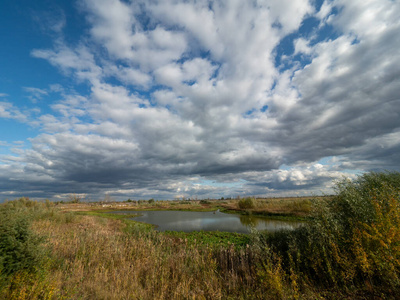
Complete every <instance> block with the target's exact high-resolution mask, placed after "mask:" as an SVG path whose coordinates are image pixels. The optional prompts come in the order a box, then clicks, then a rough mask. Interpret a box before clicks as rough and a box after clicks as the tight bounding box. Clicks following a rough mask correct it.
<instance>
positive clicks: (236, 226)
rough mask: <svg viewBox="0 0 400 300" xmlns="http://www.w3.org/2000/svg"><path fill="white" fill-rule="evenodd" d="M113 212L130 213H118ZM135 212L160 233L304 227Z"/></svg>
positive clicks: (194, 214)
mask: <svg viewBox="0 0 400 300" xmlns="http://www.w3.org/2000/svg"><path fill="white" fill-rule="evenodd" d="M113 213H128V212H127V211H118V212H113ZM130 213H132V212H130ZM135 213H138V214H140V216H138V217H135V218H132V219H133V220H135V221H139V222H144V223H149V224H153V225H156V227H157V230H159V231H166V230H171V231H185V232H191V231H200V230H204V231H227V232H238V233H249V232H250V231H251V228H255V229H257V230H267V231H277V230H282V229H294V228H297V227H299V226H301V224H302V222H298V221H280V220H279V221H278V220H271V219H267V218H262V217H257V216H249V215H234V214H225V213H221V212H219V211H216V212H192V211H138V212H135Z"/></svg>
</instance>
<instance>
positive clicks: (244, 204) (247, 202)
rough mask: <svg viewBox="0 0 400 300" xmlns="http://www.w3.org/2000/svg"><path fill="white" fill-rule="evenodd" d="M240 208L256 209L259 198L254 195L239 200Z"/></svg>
mask: <svg viewBox="0 0 400 300" xmlns="http://www.w3.org/2000/svg"><path fill="white" fill-rule="evenodd" d="M238 205H239V208H240V209H254V208H256V206H257V200H256V199H254V198H252V197H246V198H243V199H240V200H239V204H238Z"/></svg>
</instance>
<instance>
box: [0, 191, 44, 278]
mask: <svg viewBox="0 0 400 300" xmlns="http://www.w3.org/2000/svg"><path fill="white" fill-rule="evenodd" d="M42 207H43V205H42V204H41V203H38V202H35V201H30V200H29V199H27V198H21V199H19V200H16V201H11V202H7V203H5V204H3V205H1V206H0V274H1V275H2V276H3V277H4V276H6V277H7V276H9V275H11V274H13V273H16V272H19V271H21V270H27V271H33V270H35V269H36V268H37V267H39V265H40V263H41V261H42V258H43V251H42V250H41V247H40V244H41V242H42V239H41V238H40V237H39V236H37V235H35V234H34V233H33V232H32V231H31V229H30V225H31V221H32V217H33V215H34V214H36V215H38V214H40V213H41V208H42Z"/></svg>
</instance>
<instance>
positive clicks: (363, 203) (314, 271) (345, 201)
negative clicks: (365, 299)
mask: <svg viewBox="0 0 400 300" xmlns="http://www.w3.org/2000/svg"><path fill="white" fill-rule="evenodd" d="M399 196H400V173H396V172H392V173H389V172H387V173H366V174H364V175H362V176H359V177H358V178H357V179H356V180H355V181H350V180H347V179H344V180H342V181H339V182H337V183H336V195H335V196H334V197H333V198H331V199H326V200H324V201H322V202H319V204H318V205H317V206H316V207H315V214H314V218H313V220H312V221H310V222H309V223H308V224H307V225H306V226H304V227H302V228H299V229H297V230H295V231H292V232H277V233H274V234H268V235H265V236H263V238H262V239H261V240H262V243H264V244H266V245H269V246H271V248H272V249H273V250H274V251H276V252H277V253H279V254H280V255H282V257H283V259H284V262H283V264H284V266H285V270H286V271H289V270H291V272H292V273H293V274H297V276H298V278H301V279H302V282H301V283H302V284H303V285H304V286H305V285H309V284H312V285H315V284H317V285H319V286H323V287H327V288H332V287H335V288H336V287H341V288H342V289H346V288H349V287H358V288H367V287H368V286H369V288H370V289H371V290H373V289H375V290H376V289H378V288H380V289H381V290H382V291H385V292H387V291H391V293H395V292H396V291H397V292H399V291H400V246H399V245H400V197H399ZM366 281H367V282H368V285H367V286H366V285H365V282H366Z"/></svg>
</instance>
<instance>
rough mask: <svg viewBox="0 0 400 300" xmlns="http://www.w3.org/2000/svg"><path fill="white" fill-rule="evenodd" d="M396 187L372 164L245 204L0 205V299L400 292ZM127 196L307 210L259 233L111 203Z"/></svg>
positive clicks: (230, 203)
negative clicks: (320, 187) (154, 216)
mask: <svg viewBox="0 0 400 300" xmlns="http://www.w3.org/2000/svg"><path fill="white" fill-rule="evenodd" d="M399 196H400V174H399V173H367V174H365V175H362V176H360V177H358V179H357V180H355V181H348V180H343V181H341V182H338V183H337V184H336V194H335V195H334V196H332V197H321V198H318V199H302V198H299V199H296V198H290V199H286V200H284V199H252V201H253V200H254V203H253V204H254V205H252V206H251V207H248V206H247V207H244V208H243V207H242V208H241V207H240V200H239V199H236V200H220V201H208V200H207V203H205V202H203V203H200V201H196V202H195V201H193V202H192V201H185V203H181V202H180V201H175V202H169V203H164V202H161V201H154V202H152V203H148V202H147V203H140V204H139V203H137V202H136V203H133V202H129V203H128V202H127V203H114V204H107V205H109V206H106V207H103V206H102V205H104V204H101V205H98V204H90V203H79V202H78V203H71V204H58V205H56V204H54V203H50V202H35V201H30V200H28V199H25V198H22V199H18V200H14V201H10V202H7V203H4V204H2V205H1V206H0V218H1V222H0V224H1V225H0V298H2V299H188V298H190V299H192V298H193V299H258V298H262V299H317V298H318V299H321V298H328V299H337V298H348V299H366V298H376V299H378V298H380V299H384V298H395V297H396V295H398V294H399V293H400V277H399V275H400V227H399V225H400V224H399V222H400V198H399ZM285 201H286V202H285ZM125 204H127V205H128V204H129V205H132V206H131V208H132V214H134V210H135V209H139V208H140V209H143V208H146V209H155V208H157V209H160V208H161V207H163V206H165V208H169V209H172V207H173V208H174V209H185V210H209V209H215V208H216V207H219V208H220V209H226V210H229V209H230V210H235V211H241V212H242V213H247V214H249V213H252V214H269V215H271V214H275V215H277V216H279V217H282V216H284V215H285V212H286V213H287V215H289V216H291V217H293V216H297V217H299V216H300V217H303V218H304V217H307V218H308V221H307V223H306V225H305V226H302V227H300V228H298V229H295V230H290V231H285V230H283V231H279V232H253V233H252V234H235V233H225V232H192V233H184V232H158V231H154V230H153V229H152V228H151V226H148V225H146V224H142V223H138V222H135V221H132V220H129V219H128V218H126V217H127V216H128V217H129V216H130V215H129V214H128V215H115V214H106V213H104V210H105V209H107V210H110V209H121V208H122V207H120V206H118V207H117V205H125ZM285 207H286V210H285V209H284V208H285ZM100 208H101V209H102V210H100ZM123 209H126V206H125V207H123ZM77 211H80V212H77ZM82 211H83V212H82Z"/></svg>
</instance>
